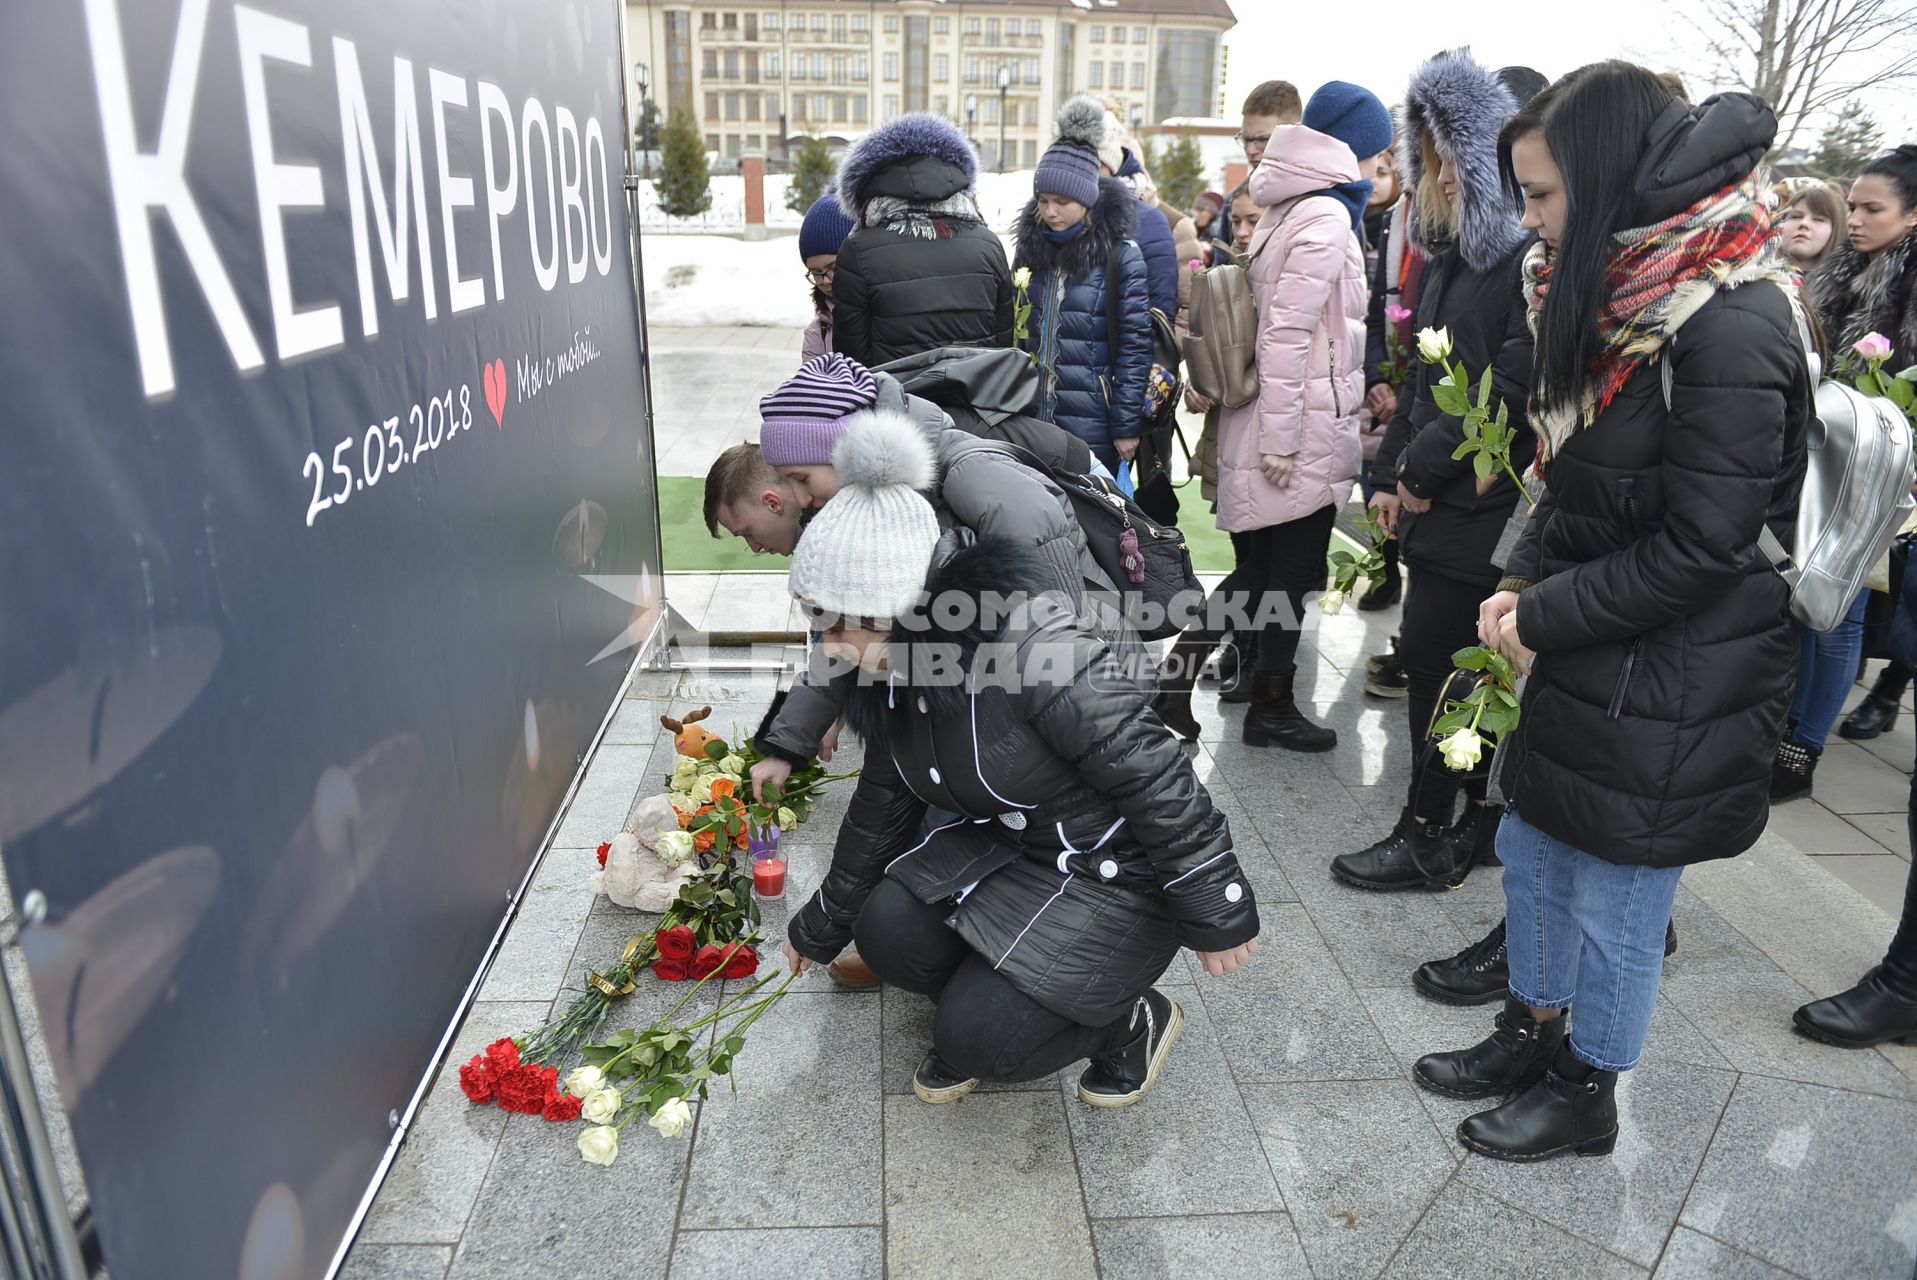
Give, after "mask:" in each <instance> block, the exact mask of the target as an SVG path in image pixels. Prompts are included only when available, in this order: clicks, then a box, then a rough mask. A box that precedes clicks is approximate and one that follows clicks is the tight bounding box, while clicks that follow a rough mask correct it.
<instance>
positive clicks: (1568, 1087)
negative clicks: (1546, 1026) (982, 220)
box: [1458, 1039, 1617, 1161]
mask: <svg viewBox="0 0 1917 1280" xmlns="http://www.w3.org/2000/svg"><path fill="white" fill-rule="evenodd" d="M1458 1141H1460V1142H1462V1143H1464V1145H1465V1146H1467V1147H1469V1148H1471V1150H1473V1151H1475V1152H1477V1153H1478V1154H1479V1155H1481V1156H1490V1157H1491V1158H1492V1159H1493V1160H1522V1161H1529V1160H1549V1159H1550V1158H1551V1157H1552V1156H1561V1155H1563V1154H1565V1153H1566V1152H1569V1151H1575V1152H1577V1154H1579V1155H1581V1156H1607V1155H1610V1154H1611V1149H1612V1148H1613V1147H1615V1146H1617V1072H1615V1071H1600V1070H1598V1069H1597V1068H1596V1067H1594V1066H1591V1065H1590V1064H1589V1063H1586V1062H1585V1061H1583V1060H1582V1059H1580V1058H1579V1057H1578V1056H1577V1055H1575V1054H1573V1053H1572V1052H1571V1042H1570V1041H1569V1040H1568V1039H1567V1040H1564V1041H1562V1042H1561V1043H1560V1044H1559V1045H1558V1051H1557V1056H1556V1057H1554V1058H1553V1059H1552V1060H1551V1066H1550V1069H1549V1070H1548V1071H1546V1072H1545V1073H1544V1078H1543V1079H1542V1080H1540V1081H1538V1082H1537V1083H1536V1084H1534V1085H1532V1086H1531V1087H1530V1088H1529V1089H1526V1090H1525V1091H1524V1092H1523V1093H1521V1094H1519V1095H1518V1096H1517V1097H1515V1098H1513V1099H1511V1101H1509V1102H1507V1103H1505V1104H1504V1105H1503V1106H1501V1107H1494V1108H1493V1109H1491V1110H1490V1111H1480V1112H1479V1113H1478V1114H1477V1115H1475V1116H1470V1117H1468V1118H1467V1119H1466V1120H1465V1121H1464V1123H1463V1124H1460V1125H1459V1126H1458Z"/></svg>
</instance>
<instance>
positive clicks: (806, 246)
mask: <svg viewBox="0 0 1917 1280" xmlns="http://www.w3.org/2000/svg"><path fill="white" fill-rule="evenodd" d="M851 234H852V215H850V214H848V213H847V212H846V211H845V209H844V208H843V207H842V206H841V205H840V204H839V198H838V197H837V196H835V195H833V194H832V193H831V192H830V191H828V192H826V193H825V194H824V195H822V196H820V197H819V198H818V199H817V200H814V201H813V202H812V207H811V208H810V209H807V210H806V211H805V221H804V222H802V223H800V224H799V257H800V258H802V259H803V258H810V257H813V256H815V255H817V254H821V253H837V252H838V251H839V246H840V245H842V244H844V243H845V238H846V237H847V236H849V235H851Z"/></svg>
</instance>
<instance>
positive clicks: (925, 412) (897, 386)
mask: <svg viewBox="0 0 1917 1280" xmlns="http://www.w3.org/2000/svg"><path fill="white" fill-rule="evenodd" d="M1028 363H1029V362H1028ZM872 383H873V385H874V386H876V387H877V388H878V394H877V396H876V397H874V399H873V401H872V408H873V410H874V411H875V412H879V413H887V414H893V415H896V416H898V417H901V418H905V419H907V420H909V421H910V422H912V423H913V425H915V426H916V427H918V429H919V434H921V435H923V436H924V437H925V438H926V439H927V440H929V441H930V442H931V443H932V444H933V445H934V446H935V447H936V446H937V444H938V439H939V436H940V435H941V434H943V433H944V432H945V431H946V430H947V429H948V428H950V427H951V425H952V419H951V418H950V417H949V416H947V415H946V412H945V410H944V409H941V408H940V407H939V406H938V405H936V404H933V403H932V402H931V401H930V400H926V399H923V398H921V397H920V396H918V395H917V394H915V393H913V392H912V390H911V389H910V388H909V387H906V386H904V385H903V384H902V383H900V382H899V380H898V379H897V378H895V377H893V376H892V375H891V374H889V373H882V372H880V371H879V370H877V369H874V370H872Z"/></svg>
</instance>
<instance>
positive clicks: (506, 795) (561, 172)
mask: <svg viewBox="0 0 1917 1280" xmlns="http://www.w3.org/2000/svg"><path fill="white" fill-rule="evenodd" d="M622 83H623V70H622V66H621V48H620V6H619V5H618V4H617V3H616V0H599V2H594V3H587V2H585V0H578V2H576V3H568V4H561V3H555V0H460V2H458V3H454V2H452V0H446V2H442V3H432V2H428V0H261V2H260V3H258V4H235V3H233V2H232V0H12V2H11V3H9V4H8V5H7V6H6V8H5V11H4V15H3V16H0V189H3V190H4V191H5V192H6V195H5V198H4V201H0V228H4V234H3V235H0V350H3V351H4V352H5V355H4V358H3V359H4V364H3V365H0V367H4V369H5V371H6V378H5V386H6V397H7V404H8V413H7V422H6V426H5V429H4V432H3V433H0V546H3V547H4V548H5V554H4V555H3V556H0V850H3V851H4V858H5V864H6V871H7V876H8V879H9V882H10V886H11V890H12V893H13V897H14V899H15V901H16V902H18V901H20V900H21V899H22V898H23V897H24V896H25V895H27V894H28V893H29V892H30V891H39V892H41V893H43V894H45V896H46V899H47V902H48V905H49V910H48V913H47V917H46V921H45V923H43V924H41V925H39V926H37V927H34V928H31V929H29V930H28V931H27V933H26V935H25V937H24V939H23V946H24V947H25V950H26V953H27V956H28V959H29V962H30V965H31V968H32V973H33V982H34V990H35V995H36V998H37V1003H38V1007H39V1011H40V1015H41V1018H42V1020H43V1022H44V1025H45V1028H46V1033H47V1037H48V1041H49V1047H50V1050H51V1054H52V1058H53V1062H54V1064H55V1068H56V1072H57V1074H58V1077H59V1081H60V1087H61V1091H62V1096H63V1098H64V1100H65V1102H66V1106H67V1109H68V1112H69V1114H70V1116H71V1119H72V1123H73V1128H74V1132H75V1135H76V1138H77V1142H78V1146H79V1151H80V1155H81V1159H82V1163H83V1165H84V1167H85V1170H86V1175H87V1180H88V1183H89V1187H90V1190H91V1193H92V1196H93V1203H94V1207H95V1213H96V1217H97V1221H98V1224H99V1229H100V1233H101V1238H102V1242H103V1245H104V1248H105V1252H106V1258H107V1262H108V1265H109V1267H110V1268H111V1269H112V1271H113V1273H114V1274H115V1275H116V1276H120V1277H126V1278H131V1280H139V1278H141V1277H148V1276H163V1277H174V1276H178V1277H190V1278H192V1280H206V1278H207V1277H218V1276H239V1277H246V1278H247V1280H252V1278H253V1277H267V1276H271V1277H292V1276H317V1275H322V1274H324V1273H325V1271H326V1269H327V1267H328V1265H329V1264H330V1262H331V1261H332V1259H333V1256H334V1254H335V1251H336V1250H337V1248H338V1245H339V1242H340V1239H341V1237H342V1235H343V1233H344V1232H345V1231H346V1229H347V1227H348V1225H349V1223H350V1221H351V1218H352V1214H353V1211H354V1209H355V1208H356V1206H357V1204H358V1203H359V1201H360V1199H361V1196H362V1194H363V1192H364V1191H365V1189H366V1186H367V1183H368V1181H369V1179H370V1178H371V1176H372V1175H373V1173H374V1171H375V1169H376V1167H377V1166H378V1163H379V1161H380V1159H381V1157H382V1154H383V1153H384V1151H385V1149H386V1147H387V1145H388V1143H389V1141H390V1139H391V1136H392V1129H391V1128H390V1123H389V1116H390V1115H391V1114H392V1113H395V1112H403V1111H404V1110H405V1109H406V1107H407V1106H408V1104H409V1102H410V1101H411V1099H412V1097H413V1094H414V1091H415V1088H416V1087H417V1085H418V1082H419V1080H420V1078H421V1075H422V1073H423V1072H424V1071H425V1070H426V1068H427V1067H428V1065H429V1063H430V1060H431V1056H432V1054H433V1051H434V1049H435V1048H436V1046H437V1043H438V1040H439V1037H440V1036H441V1034H442V1033H443V1032H444V1031H445V1029H446V1027H447V1024H448V1022H449V1020H450V1018H451V1016H452V1014H453V1012H454V1010H455V1009H456V1007H457V1005H458V1002H459V1000H460V999H461V997H462V994H463V993H464V992H465V990H466V988H467V986H468V984H469V982H470V981H471V979H472V977H473V974H474V971H475V968H476V966H477V964H478V962H479V960H480V957H481V956H482V954H483V952H484V950H485V948H486V946H487V944H488V942H489V941H490V940H491V938H492V936H493V934H494V932H495V930H496V928H497V926H498V924H499V921H500V920H501V918H502V915H503V913H504V911H505V908H506V904H507V902H508V899H509V897H510V895H511V893H512V892H513V890H514V889H515V888H516V887H517V886H518V885H519V884H520V882H521V880H522V878H523V876H524V875H525V872H526V870H527V868H528V866H529V864H530V860H531V858H532V856H533V855H534V853H535V852H536V850H537V848H538V846H539V843H540V841H541V839H542V838H543V836H544V835H545V833H546V831H547V829H548V826H549V824H550V822H551V820H552V818H553V817H554V815H555V813H556V811H557V806H558V804H559V802H560V800H561V798H562V796H563V794H564V792H565V790H566V788H567V786H568V784H569V782H570V780H571V778H572V777H573V775H574V773H575V771H576V768H577V765H578V763H579V761H580V759H581V757H582V754H583V752H584V751H585V749H586V748H587V746H588V745H589V743H590V741H591V739H592V737H593V735H594V733H595V732H596V730H597V728H598V726H599V724H600V723H601V721H602V719H603V717H604V715H605V713H606V711H607V709H608V706H609V704H610V703H611V701H612V699H613V698H614V696H615V694H616V692H617V690H618V688H619V685H620V683H621V681H622V679H623V677H624V675H625V672H626V670H627V668H628V666H629V664H630V662H631V660H632V658H633V656H634V654H633V646H634V645H636V644H638V643H640V642H641V641H643V640H644V638H645V637H646V636H647V635H648V634H650V631H651V623H652V621H653V614H654V609H655V607H656V606H655V603H654V602H655V601H656V598H657V595H658V594H659V592H658V569H659V560H658V556H659V531H658V529H657V527H656V520H655V516H654V511H655V504H654V496H653V491H652V485H653V468H652V457H651V452H650V448H651V447H650V442H649V441H648V439H647V438H646V432H645V428H644V422H645V414H644V408H645V406H644V392H643V377H642V347H641V341H642V340H641V334H640V332H639V326H638V322H637V316H636V300H635V297H634V286H633V272H632V262H631V253H630V246H629V242H628V239H627V221H628V220H627V206H626V202H625V194H624V177H625V173H626V169H627V156H628V154H629V149H628V146H627V132H628V131H627V127H626V123H625V114H624V111H625V107H624V100H623V95H622ZM588 579H591V580H590V581H589V580H588ZM609 588H610V589H609Z"/></svg>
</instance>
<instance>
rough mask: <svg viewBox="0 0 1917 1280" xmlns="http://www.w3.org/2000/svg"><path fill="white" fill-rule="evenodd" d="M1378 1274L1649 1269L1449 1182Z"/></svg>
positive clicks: (1472, 1278) (1530, 1278) (1432, 1278)
mask: <svg viewBox="0 0 1917 1280" xmlns="http://www.w3.org/2000/svg"><path fill="white" fill-rule="evenodd" d="M1381 1274H1382V1276H1384V1277H1387V1278H1389V1280H1560V1278H1561V1277H1571V1276H1576V1277H1577V1280H1640V1278H1641V1277H1645V1276H1648V1275H1649V1274H1650V1273H1649V1272H1648V1271H1646V1270H1645V1269H1644V1268H1642V1267H1638V1266H1634V1265H1632V1264H1631V1263H1629V1262H1626V1261H1625V1260H1624V1259H1622V1258H1620V1257H1618V1256H1617V1255H1615V1254H1611V1253H1606V1252H1605V1251H1604V1250H1602V1249H1600V1248H1598V1247H1597V1246H1596V1245H1594V1244H1590V1243H1588V1242H1587V1241H1584V1240H1580V1239H1578V1238H1577V1237H1575V1236H1571V1235H1566V1234H1565V1233H1564V1232H1562V1231H1559V1230H1558V1229H1557V1228H1556V1227H1553V1226H1550V1225H1548V1224H1547V1223H1545V1222H1542V1221H1540V1220H1539V1219H1537V1218H1535V1217H1533V1216H1532V1215H1530V1214H1528V1213H1526V1212H1524V1211H1523V1210H1521V1209H1518V1208H1514V1207H1513V1206H1511V1205H1509V1204H1506V1203H1505V1202H1503V1201H1501V1200H1498V1199H1495V1198H1494V1197H1492V1196H1488V1195H1486V1194H1485V1193H1484V1192H1482V1191H1478V1190H1476V1189H1475V1188H1473V1187H1469V1186H1467V1185H1465V1184H1464V1183H1462V1182H1457V1181H1453V1182H1452V1183H1450V1184H1449V1185H1448V1186H1446V1187H1445V1189H1444V1191H1443V1192H1442V1193H1440V1194H1439V1196H1438V1198H1437V1201H1436V1202H1435V1203H1433V1204H1432V1206H1431V1209H1430V1211H1429V1212H1427V1213H1426V1214H1425V1215H1424V1218H1423V1219H1422V1220H1421V1221H1420V1222H1419V1223H1418V1226H1417V1229H1416V1230H1415V1231H1413V1232H1412V1233H1411V1236H1410V1238H1409V1239H1407V1240H1406V1241H1405V1242H1404V1247H1403V1248H1401V1249H1399V1250H1398V1253H1397V1256H1396V1257H1394V1258H1392V1260H1391V1264H1390V1265H1389V1266H1387V1267H1386V1268H1385V1269H1384V1271H1383V1272H1382V1273H1381Z"/></svg>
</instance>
